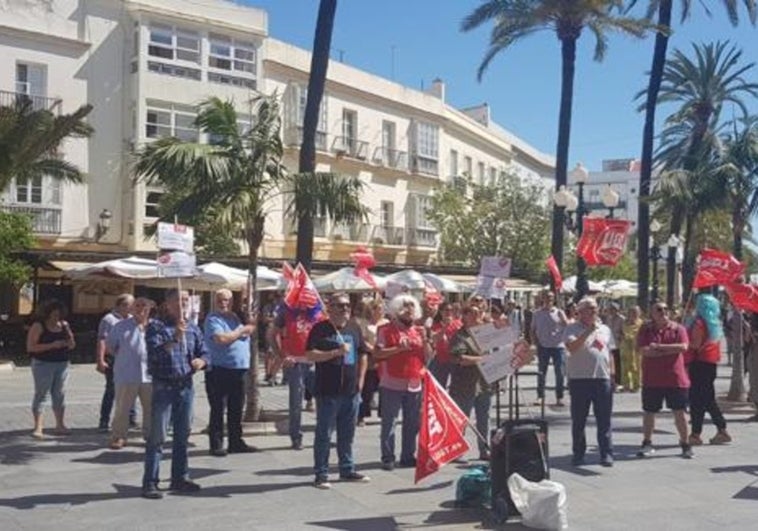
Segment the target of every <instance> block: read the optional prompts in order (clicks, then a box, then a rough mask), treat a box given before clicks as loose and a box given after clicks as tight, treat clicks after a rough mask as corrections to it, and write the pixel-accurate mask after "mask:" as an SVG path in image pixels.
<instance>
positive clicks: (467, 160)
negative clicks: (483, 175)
mask: <svg viewBox="0 0 758 531" xmlns="http://www.w3.org/2000/svg"><path fill="white" fill-rule="evenodd" d="M473 165H474V161H472V160H471V157H463V173H464V174H465V175H466V177H467V178H469V179H473V178H474V166H473Z"/></svg>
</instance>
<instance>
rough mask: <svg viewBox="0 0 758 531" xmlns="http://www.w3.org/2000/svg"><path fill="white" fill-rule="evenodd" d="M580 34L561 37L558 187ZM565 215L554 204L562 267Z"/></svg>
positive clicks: (564, 168) (556, 253)
mask: <svg viewBox="0 0 758 531" xmlns="http://www.w3.org/2000/svg"><path fill="white" fill-rule="evenodd" d="M577 38H578V35H576V36H571V37H565V38H562V39H561V107H560V110H559V113H558V144H557V146H556V160H555V190H556V191H557V190H558V189H559V188H560V187H561V186H565V185H566V183H567V180H568V179H567V174H568V157H569V144H570V141H571V108H572V106H573V102H574V70H575V67H576V40H577ZM563 216H564V212H563V209H562V208H558V207H557V206H555V205H553V234H552V238H551V240H550V250H551V252H552V254H553V257H554V258H555V262H556V263H557V264H558V268H559V269H560V270H561V271H562V270H563Z"/></svg>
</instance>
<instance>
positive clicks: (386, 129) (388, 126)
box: [382, 120, 395, 153]
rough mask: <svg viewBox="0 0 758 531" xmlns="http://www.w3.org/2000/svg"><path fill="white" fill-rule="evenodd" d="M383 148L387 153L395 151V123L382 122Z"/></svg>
mask: <svg viewBox="0 0 758 531" xmlns="http://www.w3.org/2000/svg"><path fill="white" fill-rule="evenodd" d="M382 147H383V148H384V149H385V153H386V152H387V150H391V149H392V150H394V149H395V122H390V121H387V120H383V121H382Z"/></svg>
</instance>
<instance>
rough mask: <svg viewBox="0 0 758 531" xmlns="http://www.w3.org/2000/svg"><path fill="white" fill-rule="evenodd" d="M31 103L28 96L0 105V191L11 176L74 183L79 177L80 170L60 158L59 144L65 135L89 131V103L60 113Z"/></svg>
mask: <svg viewBox="0 0 758 531" xmlns="http://www.w3.org/2000/svg"><path fill="white" fill-rule="evenodd" d="M34 107H35V106H34V104H33V102H32V100H31V99H28V98H19V99H18V100H17V101H16V103H15V104H14V105H11V106H3V107H0V192H1V191H3V190H5V189H6V188H8V186H9V185H10V184H11V181H12V180H13V178H14V177H15V178H16V179H17V180H22V181H27V180H32V179H37V178H40V177H44V176H48V177H52V178H53V179H58V180H61V181H69V182H75V183H79V182H82V180H83V174H82V172H81V170H79V168H77V167H76V166H75V165H73V164H71V163H70V162H67V161H66V160H64V159H63V158H61V156H60V152H59V147H60V145H61V143H62V142H63V141H64V140H66V139H67V138H86V137H89V136H90V135H91V134H92V132H93V129H92V127H91V126H90V125H89V124H88V123H87V122H85V118H86V116H87V115H88V114H89V113H90V111H91V110H92V105H84V106H82V107H80V108H79V109H77V110H76V111H75V112H73V113H71V114H63V115H60V116H59V115H56V114H55V113H53V112H52V111H50V110H47V109H39V108H38V109H35V108H34Z"/></svg>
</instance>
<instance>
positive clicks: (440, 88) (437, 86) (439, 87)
mask: <svg viewBox="0 0 758 531" xmlns="http://www.w3.org/2000/svg"><path fill="white" fill-rule="evenodd" d="M426 93H427V94H431V95H432V96H434V97H436V98H439V99H440V100H442V101H445V82H444V81H442V80H441V79H440V78H436V79H435V80H434V81H432V86H431V87H429V89H428V90H427V91H426Z"/></svg>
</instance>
